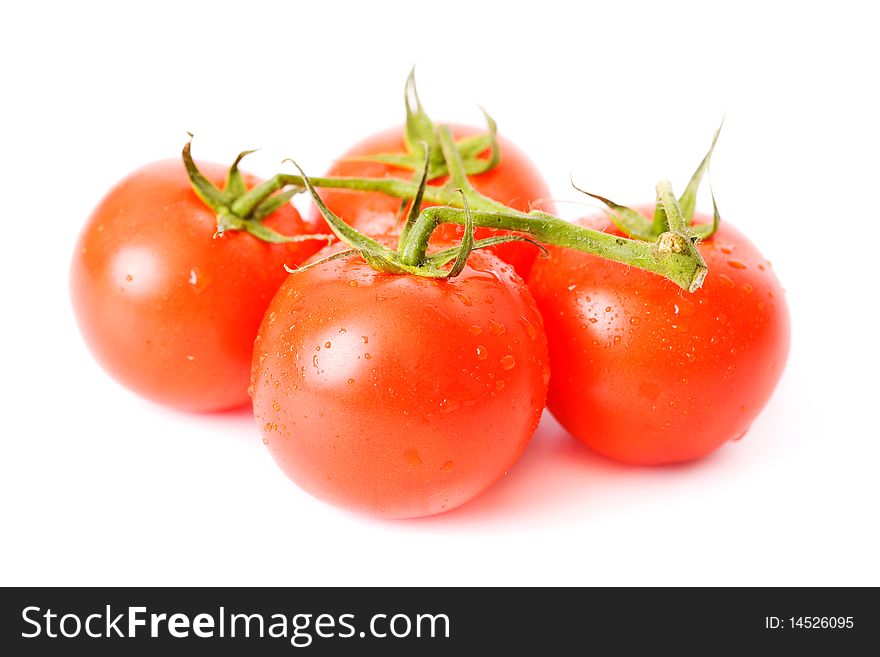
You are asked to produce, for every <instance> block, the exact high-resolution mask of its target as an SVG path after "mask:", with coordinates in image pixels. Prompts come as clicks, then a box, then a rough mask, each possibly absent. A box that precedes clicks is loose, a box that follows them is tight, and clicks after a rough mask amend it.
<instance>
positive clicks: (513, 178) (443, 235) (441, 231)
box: [312, 126, 555, 278]
mask: <svg viewBox="0 0 880 657" xmlns="http://www.w3.org/2000/svg"><path fill="white" fill-rule="evenodd" d="M451 128H452V133H453V136H454V137H455V138H456V139H458V138H461V137H467V136H470V135H475V134H479V133H480V132H481V131H480V130H477V129H476V128H471V127H466V126H451ZM498 146H499V149H500V152H501V160H500V161H499V163H498V164H497V165H496V166H495V167H494V168H492V169H490V170H489V171H487V172H485V173H481V174H479V175H475V176H471V177H470V181H471V184H472V185H473V186H474V188H475V189H476V190H477V191H478V192H480V193H481V194H483V195H484V196H488V197H489V198H492V199H494V200H496V201H500V202H501V203H504V204H505V205H508V206H510V207H512V208H513V209H515V210H520V211H521V212H528V211H530V210H535V209H540V210H543V211H545V212H550V213H553V212H554V211H555V210H554V207H553V202H552V201H551V200H550V190H549V188H548V187H547V183H545V182H544V180H543V178H541V174H540V173H539V172H538V170H537V168H535V165H534V164H532V162H531V161H530V160H529V159H528V157H527V156H526V155H525V153H523V152H522V151H521V150H520V149H519V148H517V147H516V145H514V144H513V143H512V142H510V141H508V140H507V139H505V138H503V137H501V136H499V137H498ZM405 150H406V146H405V143H404V129H403V127H399V128H391V129H389V130H385V131H383V132H379V133H377V134H375V135H372V136H370V137H367V138H366V139H364V140H363V141H361V142H360V143H358V144H355V145H354V146H352V147H351V148H350V149H349V150H348V151H346V152H345V153H344V154H343V155H342V157H341V158H340V159H339V160H337V161H336V163H335V164H333V166H331V167H330V170H329V171H328V172H327V175H328V176H356V177H368V178H388V177H391V178H407V179H410V178H412V176H413V172H412V171H409V170H407V169H401V168H398V167H394V166H390V165H387V164H383V163H380V162H363V161H353V160H346V159H345V158H350V157H354V156H360V155H375V154H377V153H403V152H405ZM444 182H446V178H438V179H435V180H433V181H431V183H430V184H432V185H440V184H443V183H444ZM319 193H320V195H321V198H322V199H324V203H326V204H327V207H329V208H330V209H331V210H332V211H333V212H334V213H336V214H337V215H338V216H339V217H341V218H342V219H343V220H344V221H345V222H346V223H348V224H349V225H351V226H354V227H355V228H357V229H358V230H360V231H362V232H364V233H367V234H368V235H382V234H389V233H392V232H394V231H396V230H398V229H399V222H398V212H399V210H400V204H401V201H400V199H397V198H393V197H390V196H386V195H385V194H381V193H379V192H358V191H353V190H345V189H322V190H320V191H319ZM428 205H429V204H427V203H426V204H425V207H427V206H428ZM312 220H313V221H315V222H316V224H317V225H321V224H322V223H323V219H322V218H321V215H320V212H318V210H317V208H315V209H313V214H312ZM463 231H464V228H463V227H462V226H456V225H453V224H445V225H443V226H441V227H439V228H438V229H437V230H436V231H435V232H434V237H435V238H436V241H438V242H450V241H458V240H460V239H461V235H462V234H463ZM499 232H500V233H502V234H503V233H504V231H497V230H493V229H491V228H477V229H476V231H475V232H474V236H475V238H476V239H483V238H486V237H492V236H493V235H497V234H499ZM490 251H492V252H493V253H495V254H496V255H497V256H498V257H499V258H501V259H502V260H504V261H505V262H508V263H510V264H512V265H513V267H514V269H516V271H517V273H519V275H520V276H522V277H523V278H526V277H527V276H528V273H529V270H530V269H531V267H532V263H533V262H534V260H535V257H536V256H537V254H538V249H537V248H536V247H535V246H533V245H531V244H528V243H525V242H508V243H506V244H501V245H498V246H495V247H492V248H491V249H490Z"/></svg>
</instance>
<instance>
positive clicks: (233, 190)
mask: <svg viewBox="0 0 880 657" xmlns="http://www.w3.org/2000/svg"><path fill="white" fill-rule="evenodd" d="M254 152H256V149H254V150H250V151H242V152H241V153H239V154H238V157H236V158H235V161H234V162H233V163H232V166H230V167H229V173H228V174H226V186H225V187H224V188H223V191H224V192H226V194H228V195H229V196H231V197H232V198H238V197H239V196H241V195H242V194H244V193H245V192H247V185H246V184H245V182H244V176H242V175H241V171H239V170H238V165H239V163H240V162H241V161H242V160H243V159H244V158H245V157H247V156H248V155H250V154H251V153H254Z"/></svg>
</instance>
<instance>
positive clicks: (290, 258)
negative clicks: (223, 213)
mask: <svg viewBox="0 0 880 657" xmlns="http://www.w3.org/2000/svg"><path fill="white" fill-rule="evenodd" d="M201 170H202V172H203V173H204V174H205V176H206V177H207V178H208V179H210V181H211V182H213V183H215V184H218V185H219V184H220V183H221V182H222V181H223V180H224V175H225V174H226V170H225V168H224V167H221V166H220V165H216V164H207V163H206V164H202V165H201ZM243 182H244V183H245V185H246V186H247V187H248V188H250V187H253V186H254V185H256V184H258V183H259V182H260V181H259V180H257V179H256V178H254V177H252V176H248V175H244V176H243ZM263 223H264V224H265V226H266V227H267V228H272V229H274V230H276V231H278V232H279V233H283V234H285V235H298V234H303V233H311V232H313V231H312V226H310V225H307V224H306V223H305V222H304V221H303V220H302V218H301V217H300V215H299V213H298V212H297V211H296V210H295V209H294V208H293V206H291V205H290V204H289V203H286V204H284V205H283V206H281V207H280V208H278V209H277V210H276V211H275V212H274V213H272V214H271V215H270V216H268V217H267V218H266V219H265V220H264V222H263ZM216 231H217V218H216V215H215V213H214V211H213V210H212V209H211V208H209V207H208V206H207V205H206V204H205V203H204V202H203V201H202V200H200V199H199V197H198V196H197V195H196V194H195V192H194V191H193V188H192V186H191V184H190V180H189V178H188V177H187V172H186V169H185V167H184V164H183V163H181V161H180V160H163V161H159V162H154V163H152V164H148V165H146V166H144V167H141V168H140V169H138V170H136V171H134V172H133V173H131V174H130V175H129V176H127V177H126V178H124V179H123V180H121V181H120V182H119V183H118V184H117V185H116V186H115V187H114V188H113V189H112V190H110V192H109V193H108V194H107V195H106V196H105V197H104V199H103V200H102V201H101V202H100V203H99V204H98V206H97V207H96V208H95V210H94V211H93V212H92V214H91V216H90V217H89V219H88V221H87V223H86V225H85V227H84V228H83V230H82V232H81V234H80V237H79V240H78V242H77V245H76V249H75V251H74V255H73V263H72V266H71V282H70V286H71V295H72V300H73V308H74V311H75V314H76V319H77V321H78V323H79V326H80V329H81V331H82V334H83V336H84V338H85V340H86V343H87V344H88V346H89V348H90V349H91V351H92V353H93V354H94V356H95V358H96V359H97V360H98V362H99V363H100V364H101V365H102V366H103V367H104V368H105V369H106V370H107V371H108V372H109V373H110V374H111V375H112V376H113V377H114V378H116V379H117V380H118V381H119V382H120V383H122V384H123V385H125V386H127V387H128V388H130V389H131V390H133V391H135V392H137V393H138V394H140V395H142V396H144V397H146V398H148V399H151V400H153V401H156V402H159V403H161V404H165V405H168V406H172V407H176V408H179V409H184V410H192V411H216V410H222V409H228V408H233V407H237V406H242V405H244V404H247V402H248V394H247V387H248V379H249V372H250V362H251V356H252V353H253V341H254V337H255V336H256V334H257V329H258V327H259V324H260V321H261V320H262V317H263V314H264V311H265V309H266V306H267V305H268V304H269V301H270V300H271V299H272V296H273V295H274V293H275V292H276V290H277V289H278V286H279V285H281V283H282V281H283V280H284V279H285V277H286V276H287V273H286V272H285V270H284V265H285V264H287V265H291V266H292V265H295V264H298V263H300V262H302V261H303V260H304V259H305V258H307V257H308V256H309V255H311V254H312V253H314V252H315V251H316V250H317V249H318V248H320V246H321V242H320V241H304V242H297V243H287V244H270V243H267V242H265V241H262V240H260V239H257V238H256V237H254V236H253V235H251V234H249V233H247V232H244V231H239V230H228V231H226V232H225V233H224V234H223V235H222V236H218V237H216V238H214V237H213V236H214V234H215V232H216Z"/></svg>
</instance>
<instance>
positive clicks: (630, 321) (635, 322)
mask: <svg viewBox="0 0 880 657" xmlns="http://www.w3.org/2000/svg"><path fill="white" fill-rule="evenodd" d="M640 321H641V319H640V318H638V317H630V318H629V323H630V324H632V325H633V326H635V325H636V324H638V323H639V322H640Z"/></svg>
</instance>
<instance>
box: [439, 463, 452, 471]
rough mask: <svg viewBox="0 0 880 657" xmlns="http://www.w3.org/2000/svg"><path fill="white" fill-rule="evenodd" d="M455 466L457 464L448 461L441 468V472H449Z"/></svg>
mask: <svg viewBox="0 0 880 657" xmlns="http://www.w3.org/2000/svg"><path fill="white" fill-rule="evenodd" d="M454 466H455V463H453V462H452V461H446V463H444V464H443V465H442V466H440V471H441V472H449V471H450V470H452V468H453V467H454Z"/></svg>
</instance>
